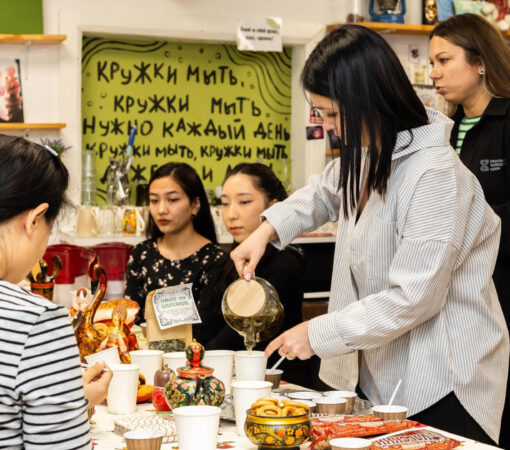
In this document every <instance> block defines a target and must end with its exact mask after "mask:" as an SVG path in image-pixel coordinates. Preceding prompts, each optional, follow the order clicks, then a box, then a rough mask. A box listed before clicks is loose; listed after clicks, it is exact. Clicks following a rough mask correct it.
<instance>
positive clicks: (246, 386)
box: [232, 380, 273, 436]
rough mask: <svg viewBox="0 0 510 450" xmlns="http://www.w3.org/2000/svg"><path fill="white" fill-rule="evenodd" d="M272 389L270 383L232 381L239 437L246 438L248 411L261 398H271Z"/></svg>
mask: <svg viewBox="0 0 510 450" xmlns="http://www.w3.org/2000/svg"><path fill="white" fill-rule="evenodd" d="M272 387H273V383H271V382H270V381H260V380H253V381H249V380H245V381H232V394H233V395H234V412H235V417H236V429H237V434H238V435H239V436H245V433H244V422H245V421H246V411H248V410H249V409H250V408H251V405H252V403H255V402H256V401H257V400H258V399H259V398H260V397H269V396H270V395H271V388H272Z"/></svg>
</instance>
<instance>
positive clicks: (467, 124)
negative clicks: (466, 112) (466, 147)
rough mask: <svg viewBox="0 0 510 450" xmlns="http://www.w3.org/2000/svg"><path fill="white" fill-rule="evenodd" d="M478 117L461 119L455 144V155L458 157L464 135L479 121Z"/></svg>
mask: <svg viewBox="0 0 510 450" xmlns="http://www.w3.org/2000/svg"><path fill="white" fill-rule="evenodd" d="M480 117H482V116H476V117H463V118H462V120H461V121H460V125H459V134H458V135H457V144H456V146H455V151H456V152H457V155H460V149H461V148H462V143H463V142H464V138H465V137H466V133H467V132H468V131H469V130H470V129H471V128H473V127H474V126H475V125H476V124H477V123H478V122H479V121H480Z"/></svg>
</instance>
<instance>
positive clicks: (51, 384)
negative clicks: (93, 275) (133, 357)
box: [0, 135, 111, 450]
mask: <svg viewBox="0 0 510 450" xmlns="http://www.w3.org/2000/svg"><path fill="white" fill-rule="evenodd" d="M68 180H69V175H68V172H67V169H66V168H65V166H64V165H63V163H62V162H61V161H60V159H59V158H58V156H57V154H56V153H54V152H53V151H50V150H49V149H47V148H45V147H43V146H41V145H38V144H34V143H31V142H29V141H27V140H25V139H23V138H19V137H11V136H3V135H0V448H9V449H21V448H25V449H49V448H51V449H65V450H71V449H90V448H92V446H91V442H90V436H89V423H88V417H87V409H88V408H89V407H92V406H93V405H94V404H96V403H98V402H100V401H102V400H103V399H104V398H105V396H106V392H107V389H108V384H109V382H110V380H111V371H103V368H104V365H97V366H94V367H92V368H90V369H89V370H87V371H86V372H84V373H83V375H82V373H81V368H80V359H79V356H78V348H77V346H76V338H75V336H74V332H73V329H72V327H71V323H70V320H69V315H68V312H67V310H66V309H65V308H64V307H63V306H59V305H57V304H55V303H52V302H50V301H48V300H46V299H44V298H42V297H40V296H37V295H34V294H32V293H30V292H28V291H26V290H24V289H22V288H21V287H19V286H18V285H17V283H19V282H20V281H21V280H22V279H23V278H24V277H25V275H26V274H27V273H28V272H29V271H30V269H31V268H32V267H33V266H34V264H35V263H36V262H37V261H38V260H39V259H40V258H41V257H42V256H43V254H44V251H45V249H46V246H47V244H48V239H49V236H50V233H51V229H52V225H53V222H54V220H55V217H56V216H57V215H58V213H59V211H60V209H61V208H62V207H63V206H65V205H66V203H67V200H66V197H65V192H66V189H67V185H68Z"/></svg>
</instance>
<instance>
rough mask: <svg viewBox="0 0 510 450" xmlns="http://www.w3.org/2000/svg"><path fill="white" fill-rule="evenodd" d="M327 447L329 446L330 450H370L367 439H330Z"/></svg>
mask: <svg viewBox="0 0 510 450" xmlns="http://www.w3.org/2000/svg"><path fill="white" fill-rule="evenodd" d="M329 445H331V450H350V449H357V450H369V449H370V441H369V440H368V439H361V438H336V439H330V440H329Z"/></svg>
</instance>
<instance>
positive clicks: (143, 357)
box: [129, 350, 163, 386]
mask: <svg viewBox="0 0 510 450" xmlns="http://www.w3.org/2000/svg"><path fill="white" fill-rule="evenodd" d="M129 356H131V362H132V363H133V364H137V365H139V366H140V373H141V374H142V375H143V376H144V377H145V383H146V384H150V385H151V386H154V374H155V373H156V371H157V370H160V369H161V368H162V367H163V358H162V356H163V351H162V350H133V351H132V352H129Z"/></svg>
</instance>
